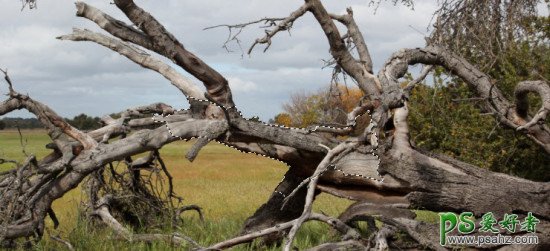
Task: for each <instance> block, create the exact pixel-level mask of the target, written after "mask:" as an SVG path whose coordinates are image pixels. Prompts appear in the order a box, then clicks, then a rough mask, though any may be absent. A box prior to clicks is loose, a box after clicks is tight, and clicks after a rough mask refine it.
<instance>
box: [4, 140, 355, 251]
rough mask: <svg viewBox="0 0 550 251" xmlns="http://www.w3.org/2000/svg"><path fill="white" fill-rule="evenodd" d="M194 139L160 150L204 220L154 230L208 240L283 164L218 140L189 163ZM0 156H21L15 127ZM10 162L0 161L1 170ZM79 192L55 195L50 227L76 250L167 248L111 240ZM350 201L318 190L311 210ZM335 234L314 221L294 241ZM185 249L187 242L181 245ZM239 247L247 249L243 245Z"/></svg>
mask: <svg viewBox="0 0 550 251" xmlns="http://www.w3.org/2000/svg"><path fill="white" fill-rule="evenodd" d="M22 133H23V139H24V140H23V145H25V151H26V152H27V153H28V154H35V155H36V156H37V157H38V158H41V157H43V156H45V155H46V154H48V152H49V151H48V150H47V149H45V148H44V145H45V144H47V143H48V142H49V138H48V136H47V135H46V134H45V133H44V131H41V130H26V131H22ZM191 144H192V142H182V141H181V142H175V143H173V144H170V145H167V146H165V147H164V148H163V149H161V154H162V156H163V157H164V160H165V162H166V164H167V166H168V167H169V170H170V172H171V173H172V175H173V176H174V186H175V191H176V192H177V193H178V194H179V195H180V196H183V197H184V198H185V203H186V204H197V205H199V206H201V207H202V208H203V210H204V213H205V219H206V221H205V222H204V223H202V222H200V221H199V220H198V217H197V216H196V215H195V214H194V213H193V212H188V213H185V214H184V217H185V224H184V226H182V228H181V229H177V230H170V229H159V230H156V231H165V232H168V231H178V232H181V233H183V234H185V235H187V236H190V237H191V238H193V239H195V240H197V241H198V242H199V243H200V244H201V245H203V246H207V245H209V244H212V243H215V242H218V241H221V240H224V239H227V238H230V237H233V236H235V235H236V234H237V233H238V232H239V230H240V228H241V226H242V224H243V222H244V220H245V219H246V218H247V217H248V216H250V215H251V214H252V213H253V212H254V211H255V210H256V209H257V208H258V207H259V206H260V205H261V204H262V203H264V202H265V201H266V200H267V198H268V197H269V195H270V194H271V192H272V190H273V189H274V187H275V186H276V185H277V183H278V182H279V181H280V180H281V178H282V177H283V174H284V173H285V171H286V170H287V167H286V166H285V165H284V164H283V163H280V162H278V161H274V160H270V159H267V158H263V157H260V156H256V155H253V154H244V153H240V152H238V151H236V150H234V149H231V148H228V147H225V146H223V145H220V144H217V143H210V144H209V145H208V146H207V147H205V148H204V149H203V150H202V151H201V152H200V153H199V156H198V157H197V159H196V160H195V161H194V162H193V163H190V162H189V161H188V160H187V159H185V158H184V155H185V153H186V152H187V150H188V149H189V147H190V146H191ZM0 158H6V159H15V160H18V161H21V160H23V159H24V158H25V155H24V154H23V152H22V147H21V142H20V137H19V134H18V133H17V131H14V130H7V131H0ZM9 167H10V165H7V164H3V165H0V171H1V170H5V169H7V168H9ZM80 199H81V192H80V191H79V189H75V190H74V191H71V192H70V193H68V194H66V195H65V196H64V197H63V198H61V199H59V200H57V201H56V202H55V203H54V205H53V208H54V210H55V211H56V212H57V214H58V217H59V219H60V222H61V226H60V228H59V229H57V230H53V229H52V228H51V223H50V222H48V224H49V225H50V227H49V230H48V231H49V233H51V234H52V235H55V234H60V235H61V237H63V238H64V239H67V240H69V241H70V242H71V243H72V244H73V245H74V246H75V247H76V248H77V249H80V250H136V249H139V250H141V249H146V250H147V249H148V250H166V249H172V247H170V246H169V245H167V244H163V243H153V244H143V243H136V244H128V243H126V242H121V241H115V240H113V238H111V237H112V236H113V233H112V232H110V231H109V230H105V229H98V228H92V227H91V226H90V225H89V224H88V223H87V222H85V221H83V220H79V216H78V214H77V210H76V209H77V206H78V203H79V201H80ZM351 203H352V202H351V201H348V200H344V199H339V198H336V197H333V196H330V195H326V194H322V195H320V196H319V197H318V199H317V200H316V202H315V204H314V210H315V211H317V212H320V211H322V212H324V213H326V214H329V215H333V216H337V215H338V214H339V213H340V212H342V211H343V210H344V209H345V208H346V207H347V206H348V205H350V204H351ZM331 238H334V236H333V235H332V234H331V232H330V231H329V229H328V227H327V226H325V225H323V224H319V223H316V222H311V223H307V224H306V225H305V227H303V228H302V230H301V231H300V232H299V235H298V239H297V246H298V247H299V248H300V249H303V248H307V247H311V246H314V245H315V244H318V243H320V242H323V241H326V240H328V239H331ZM35 248H36V249H38V250H58V249H60V248H63V246H61V245H59V244H58V243H57V242H53V241H51V240H49V237H48V233H46V235H45V236H44V241H42V242H40V243H39V244H37V245H36V247H35ZM182 249H183V250H185V249H188V247H182ZM237 249H238V250H246V249H248V248H247V247H246V245H241V246H239V247H238V248H237Z"/></svg>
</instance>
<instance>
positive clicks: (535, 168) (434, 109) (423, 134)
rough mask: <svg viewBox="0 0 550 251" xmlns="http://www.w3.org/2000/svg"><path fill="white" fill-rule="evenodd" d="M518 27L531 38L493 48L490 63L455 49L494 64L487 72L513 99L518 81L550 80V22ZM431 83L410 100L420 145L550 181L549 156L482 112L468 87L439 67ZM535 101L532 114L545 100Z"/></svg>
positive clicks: (470, 51) (540, 20)
mask: <svg viewBox="0 0 550 251" xmlns="http://www.w3.org/2000/svg"><path fill="white" fill-rule="evenodd" d="M518 25H523V27H522V30H523V31H524V32H526V33H527V34H528V35H527V36H525V37H522V39H521V40H518V39H508V40H506V44H505V46H504V47H492V49H494V50H495V53H494V55H495V56H494V57H493V58H492V59H491V60H492V61H490V62H489V61H488V60H487V59H486V58H479V57H478V56H476V55H478V54H476V51H475V50H474V49H471V48H470V47H462V48H454V49H455V50H461V52H462V55H463V56H465V57H466V59H468V60H469V61H470V62H476V63H477V64H479V65H480V67H483V66H485V65H488V64H490V65H491V68H490V70H488V74H489V75H490V76H491V77H492V78H494V79H495V80H496V81H495V83H494V84H495V85H497V86H498V88H499V89H500V90H501V91H502V92H503V93H504V95H506V96H508V97H509V98H510V99H511V100H513V99H514V98H513V97H514V93H513V92H514V88H515V85H516V84H517V83H518V82H519V81H523V80H531V79H540V78H544V79H550V56H548V55H550V42H549V41H550V28H549V27H550V19H549V18H548V17H533V16H531V17H525V18H523V19H522V20H521V22H520V21H518ZM497 35H498V34H497ZM470 42H471V41H470ZM468 45H469V46H471V44H468ZM496 48H498V51H497V49H496ZM487 50H488V49H487ZM432 82H433V83H432V84H429V85H426V84H425V85H420V86H418V87H417V88H415V90H414V92H413V95H412V97H411V100H410V102H411V103H412V104H411V106H410V107H411V116H409V125H410V127H411V134H412V135H411V136H412V139H413V140H414V142H415V143H416V144H417V146H419V147H422V148H426V149H429V150H432V151H435V152H439V153H444V154H448V155H451V156H453V157H456V158H458V159H461V160H463V161H465V162H469V163H473V164H475V165H478V166H481V167H484V168H488V169H491V170H493V171H499V172H505V173H513V174H516V175H518V176H522V177H525V178H528V179H533V180H540V181H548V180H550V172H549V170H548V163H550V156H548V155H547V154H540V152H541V149H540V147H539V146H537V145H536V144H534V143H533V142H532V140H529V139H528V138H527V137H526V136H524V134H522V133H518V132H514V131H512V130H508V129H504V128H501V127H500V126H498V122H497V121H496V120H495V118H494V117H493V116H491V114H489V113H483V112H480V109H479V108H480V104H481V102H484V100H483V99H481V98H479V97H477V96H475V95H474V94H473V92H471V91H470V90H469V88H468V87H467V86H466V85H465V84H464V83H462V82H461V81H460V80H458V79H453V78H451V79H447V76H446V74H445V72H443V71H441V70H440V69H436V71H435V73H434V79H433V81H432ZM530 100H534V101H533V102H532V104H531V106H530V108H531V112H534V111H536V110H538V109H539V108H540V99H538V98H537V97H532V98H530ZM547 124H548V122H547Z"/></svg>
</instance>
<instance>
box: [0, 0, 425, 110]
mask: <svg viewBox="0 0 550 251" xmlns="http://www.w3.org/2000/svg"><path fill="white" fill-rule="evenodd" d="M85 2H87V3H88V4H91V5H93V6H95V7H98V8H100V9H101V10H103V11H104V12H107V13H109V14H110V15H113V16H115V17H117V18H119V19H121V20H124V21H126V22H128V21H127V19H126V18H125V17H124V16H123V15H122V14H121V13H120V11H118V9H117V8H116V7H115V6H114V5H110V4H109V2H110V1H109V0H101V1H100V0H89V1H85ZM136 2H137V3H138V4H139V5H140V6H141V7H143V8H144V9H145V10H147V11H149V12H151V13H152V14H153V15H154V16H155V17H156V18H157V19H158V20H160V21H161V22H162V23H163V24H164V25H165V26H166V27H167V28H168V30H169V31H171V32H172V33H173V34H174V35H175V36H176V37H177V38H178V39H179V40H180V41H181V42H182V43H183V44H184V46H185V47H186V48H187V49H188V50H190V51H192V52H193V53H195V54H196V55H198V56H199V57H201V58H202V59H203V60H204V61H205V62H206V63H208V64H210V65H211V66H212V67H213V68H215V69H217V70H218V71H220V72H221V73H222V74H223V75H224V76H225V77H226V78H227V79H228V80H229V82H230V86H231V88H232V91H233V96H234V100H235V103H236V104H237V106H238V107H239V109H240V110H241V111H242V112H243V113H244V115H245V116H247V117H251V116H254V115H257V116H260V118H261V119H262V120H268V119H269V118H272V117H273V116H274V115H276V114H277V113H279V112H280V111H281V104H282V103H283V102H285V101H287V100H288V98H289V96H290V94H292V93H294V92H298V91H306V92H307V91H315V90H318V89H319V88H321V87H323V86H326V85H328V83H329V82H330V73H331V71H330V69H324V70H323V69H321V67H322V66H323V63H322V59H328V58H329V53H328V43H327V41H326V39H325V37H324V35H323V33H322V30H321V28H320V27H319V25H318V24H317V23H316V22H315V20H314V18H313V17H312V16H311V14H306V15H305V16H304V17H302V18H301V19H299V20H298V21H297V22H296V23H295V24H294V27H293V29H292V30H291V35H290V36H289V34H288V33H280V34H278V35H277V36H276V37H275V38H274V39H273V45H272V46H271V48H270V49H269V50H268V51H267V52H266V53H263V52H262V51H263V47H262V46H259V47H257V49H256V50H255V51H254V53H253V55H252V57H248V56H244V57H243V58H241V53H240V51H239V49H238V47H237V46H236V45H233V47H232V48H233V49H234V50H235V52H234V53H228V52H226V51H225V50H224V49H223V48H221V45H222V44H223V42H224V41H225V39H226V37H227V34H228V33H227V29H224V28H219V29H213V30H206V31H204V30H203V28H205V27H208V26H212V25H217V24H234V23H242V22H246V21H251V20H255V19H258V18H261V17H266V16H269V17H282V16H286V15H288V14H289V13H290V12H292V11H294V10H295V9H297V8H298V7H299V5H300V4H301V3H302V1H296V0H247V1H245V0H231V1H228V0H215V1H214V0H212V1H211V0H203V1H196V0H185V1H184V0H164V1H153V0H137V1H136ZM368 2H369V1H368V0H361V1H359V0H357V1H325V5H326V7H327V9H328V10H329V11H330V12H334V13H343V12H344V11H345V8H346V7H348V6H351V7H352V8H353V10H354V15H355V18H356V20H357V23H358V24H359V26H360V27H361V29H362V32H363V35H364V36H365V38H366V41H367V43H368V46H369V49H370V51H371V54H372V56H373V60H374V67H375V71H377V70H378V69H379V67H380V66H381V65H382V64H383V63H384V61H385V60H386V59H387V58H388V57H389V56H390V55H391V53H393V52H395V51H396V50H398V49H401V48H412V47H419V46H424V39H423V35H422V33H424V34H427V31H426V29H427V27H428V24H429V22H430V19H431V14H432V13H433V12H434V10H435V5H434V3H435V1H422V0H419V1H416V4H415V6H414V10H411V9H410V8H407V7H405V6H400V5H398V6H393V5H391V4H390V3H386V4H384V3H383V4H382V5H380V6H379V8H378V10H377V12H376V14H374V8H373V7H369V6H368ZM389 2H391V1H389ZM159 3H161V4H159ZM0 6H1V9H0V67H1V68H3V69H6V68H7V69H8V70H9V73H10V77H11V78H12V80H13V82H14V84H15V88H16V90H18V91H19V92H22V93H28V94H29V95H30V96H31V97H33V98H34V99H37V100H39V101H41V102H44V103H46V104H47V105H49V106H50V107H52V108H53V109H54V110H55V111H57V112H58V113H59V114H60V115H62V116H65V117H72V116H75V115H77V114H80V113H86V114H89V115H93V116H102V115H105V114H109V113H113V112H118V111H121V110H123V109H125V108H128V107H132V106H138V105H145V104H150V103H153V102H158V101H161V102H165V103H167V104H170V105H172V106H174V107H177V108H185V107H186V101H185V98H184V97H183V96H182V95H181V94H180V92H179V91H177V90H176V89H175V88H174V87H172V86H171V85H170V83H169V82H168V81H167V80H165V79H164V78H162V77H161V76H160V75H159V74H157V73H155V72H153V71H150V70H147V69H143V68H140V67H139V66H137V65H135V64H134V63H132V62H130V61H129V60H127V59H126V58H124V57H122V56H119V55H118V54H116V53H114V52H111V51H109V50H108V49H106V48H104V47H101V46H99V45H95V44H92V43H89V42H71V41H59V40H56V39H55V37H56V36H59V35H63V34H67V33H70V31H71V28H72V27H82V28H88V29H92V30H94V31H99V30H100V29H99V28H97V27H96V26H95V25H94V24H93V23H91V22H89V21H87V20H85V19H82V18H78V17H76V16H75V8H74V4H73V1H68V0H39V1H38V9H34V10H28V9H26V10H23V11H21V2H20V1H18V0H0ZM263 34H264V33H263V30H262V29H258V28H255V27H250V28H248V29H246V30H245V32H244V33H243V34H242V36H241V37H240V38H241V40H242V44H243V47H245V50H246V49H247V48H248V46H249V45H250V44H251V43H252V41H254V39H255V38H256V37H260V36H262V35H263ZM196 83H197V84H198V85H200V83H199V82H198V81H196ZM201 87H202V86H201ZM0 92H1V93H2V94H5V93H6V92H7V87H6V85H5V84H4V83H2V84H1V85H0ZM7 116H10V117H14V116H24V117H28V116H29V114H27V113H23V112H17V113H11V114H8V115H7Z"/></svg>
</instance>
